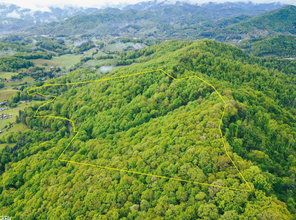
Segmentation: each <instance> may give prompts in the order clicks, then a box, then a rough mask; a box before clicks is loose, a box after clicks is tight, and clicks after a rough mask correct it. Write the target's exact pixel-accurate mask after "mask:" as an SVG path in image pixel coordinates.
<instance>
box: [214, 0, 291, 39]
mask: <svg viewBox="0 0 296 220" xmlns="http://www.w3.org/2000/svg"><path fill="white" fill-rule="evenodd" d="M295 20H296V6H293V5H288V6H284V7H282V8H280V9H276V10H273V11H269V12H265V13H263V14H260V15H257V16H254V17H252V18H250V19H248V20H246V21H242V22H240V23H238V24H233V25H230V26H227V27H226V28H223V29H219V30H216V31H215V32H213V34H212V35H211V36H212V37H213V36H215V37H216V38H218V39H223V37H225V38H226V37H227V39H244V38H245V37H247V36H248V37H258V36H272V35H275V34H287V33H290V34H294V35H295V34H296V23H295Z"/></svg>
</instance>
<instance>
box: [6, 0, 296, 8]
mask: <svg viewBox="0 0 296 220" xmlns="http://www.w3.org/2000/svg"><path fill="white" fill-rule="evenodd" d="M141 1H147V0H83V1H82V0H62V1H61V0H0V2H5V3H11V4H15V5H19V6H21V7H24V8H31V9H37V8H42V7H45V6H59V7H63V6H64V5H72V6H74V5H75V6H82V7H83V6H85V7H91V6H93V7H100V6H104V5H106V4H109V5H111V6H112V4H113V5H117V4H119V3H129V4H135V3H138V2H141ZM158 1H162V0H158ZM169 1H174V2H175V1H177V0H169ZM181 1H182V0H181ZM188 1H189V2H194V3H207V2H209V0H188ZM211 1H212V2H217V3H221V2H238V1H241V2H248V1H249V0H226V1H225V0H211ZM252 2H254V3H272V2H280V3H284V4H291V5H296V0H278V1H277V0H253V1H252Z"/></svg>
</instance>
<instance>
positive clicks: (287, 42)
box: [238, 35, 296, 58]
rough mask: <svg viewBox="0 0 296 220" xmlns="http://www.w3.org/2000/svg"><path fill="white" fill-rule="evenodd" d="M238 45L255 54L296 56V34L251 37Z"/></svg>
mask: <svg viewBox="0 0 296 220" xmlns="http://www.w3.org/2000/svg"><path fill="white" fill-rule="evenodd" d="M238 47H240V48H242V49H244V50H245V52H248V53H251V54H252V55H255V56H269V57H271V56H275V57H281V58H285V57H286V58H287V57H296V36H293V35H276V36H272V37H266V38H257V39H250V40H245V41H243V42H241V43H240V44H239V45H238Z"/></svg>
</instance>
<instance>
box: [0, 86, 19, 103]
mask: <svg viewBox="0 0 296 220" xmlns="http://www.w3.org/2000/svg"><path fill="white" fill-rule="evenodd" d="M17 91H18V90H15V89H10V88H7V89H0V102H2V101H5V100H8V99H10V97H11V96H12V95H13V94H14V93H16V92H17Z"/></svg>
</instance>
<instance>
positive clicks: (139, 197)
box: [0, 40, 296, 220]
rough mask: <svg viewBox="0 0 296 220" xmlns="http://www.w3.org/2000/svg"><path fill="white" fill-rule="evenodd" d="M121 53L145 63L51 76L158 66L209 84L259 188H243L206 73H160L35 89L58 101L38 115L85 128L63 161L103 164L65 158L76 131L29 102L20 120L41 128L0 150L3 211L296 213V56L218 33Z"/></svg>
mask: <svg viewBox="0 0 296 220" xmlns="http://www.w3.org/2000/svg"><path fill="white" fill-rule="evenodd" d="M121 60H124V61H131V62H135V63H138V64H136V65H133V66H129V67H126V68H120V69H116V70H115V71H112V72H111V73H109V74H106V75H97V74H95V71H94V70H92V69H81V70H76V71H74V72H72V73H71V74H68V75H66V76H64V77H61V78H56V79H51V80H49V81H48V82H47V83H48V84H54V83H59V84H62V83H70V82H83V81H88V80H94V79H108V78H114V77H120V76H125V75H129V74H135V73H139V72H145V71H150V70H157V69H163V70H164V71H166V72H167V73H168V74H170V75H171V76H172V77H174V78H176V79H180V78H184V77H188V76H193V75H196V76H198V77H200V78H202V79H204V80H205V81H207V82H209V83H210V84H212V85H213V86H214V87H215V88H216V89H217V91H218V92H219V93H220V94H221V96H222V97H223V99H224V100H225V101H226V103H227V108H226V111H225V114H224V117H223V120H222V125H221V130H222V134H223V139H224V141H225V143H226V149H227V151H228V152H229V155H230V157H231V159H232V160H233V161H234V162H235V164H236V165H237V167H238V169H239V170H240V172H241V173H242V174H243V176H244V177H245V179H246V181H247V183H248V185H250V187H251V190H250V191H243V190H248V186H247V184H246V183H245V182H244V181H243V179H242V178H241V176H240V175H239V173H238V172H237V170H236V169H235V167H234V166H233V164H232V163H231V160H230V159H229V157H228V156H227V154H226V152H225V149H224V145H223V142H222V139H221V138H222V137H221V136H220V131H219V123H220V120H221V118H222V112H223V110H224V103H223V102H222V100H221V98H220V97H219V96H218V95H217V93H216V91H215V90H214V89H213V88H212V87H210V86H209V85H207V84H206V83H204V82H202V81H200V80H198V79H197V78H188V79H184V80H174V79H173V78H172V77H169V76H168V75H166V74H164V73H163V72H162V71H155V72H151V73H146V74H141V75H138V76H129V77H122V78H117V79H113V80H105V81H102V82H92V83H87V84H76V85H68V86H64V85H61V86H48V87H43V88H39V89H36V90H34V91H33V92H39V93H41V94H45V95H51V96H57V98H56V100H55V101H54V102H53V103H52V104H48V105H45V106H44V107H42V108H41V109H39V111H38V113H37V115H39V116H47V115H52V116H56V117H63V118H68V119H71V120H72V121H73V122H74V124H75V126H76V128H77V130H78V131H79V134H78V135H77V137H76V138H75V139H74V140H73V142H72V144H71V145H70V147H69V148H68V149H67V150H66V151H65V152H64V154H63V155H62V158H61V159H62V160H68V161H75V162H78V163H88V164H92V165H94V166H86V165H81V164H74V163H67V162H63V161H59V160H58V157H59V156H60V155H61V153H62V152H63V150H64V149H65V147H66V146H67V145H68V143H69V142H70V141H71V139H72V138H73V136H74V135H75V133H74V130H73V128H71V126H69V122H68V121H67V120H61V119H54V118H53V117H48V118H46V117H44V118H34V114H35V112H36V110H37V109H38V106H37V105H35V106H31V107H28V108H26V109H25V110H24V111H20V114H19V123H23V124H26V125H27V126H28V127H30V128H31V130H29V131H26V132H23V133H10V134H8V135H6V136H3V138H2V140H1V141H2V142H6V143H9V144H11V143H15V145H14V146H13V147H8V146H7V147H5V148H4V149H2V150H1V154H0V155H2V157H1V164H0V173H1V174H2V175H1V176H0V193H1V194H0V210H1V212H3V213H5V214H6V215H9V216H10V217H12V219H48V218H52V219H213V220H215V219H259V220H265V219H289V220H290V219H291V220H292V219H295V218H296V200H295V197H296V188H295V187H296V176H295V175H296V142H295V139H296V127H295V126H296V118H295V115H296V110H295V106H296V92H295V91H296V85H295V81H296V78H295V77H296V68H295V64H296V61H289V60H284V61H277V60H267V59H263V58H258V57H254V56H252V55H249V54H247V53H245V52H243V51H242V50H240V49H238V48H235V47H233V46H230V45H226V44H222V43H217V42H215V41H210V40H200V41H194V42H193V41H167V42H163V43H161V44H158V45H153V46H150V47H147V48H145V49H141V50H139V51H136V52H129V53H125V54H124V55H122V56H121ZM30 93H32V92H30ZM24 94H27V91H23V92H22V94H21V95H23V96H22V97H24V98H25V96H24ZM26 96H27V95H26ZM34 96H38V95H34ZM49 99H50V98H48V100H49ZM96 166H101V167H108V168H114V169H115V170H112V169H105V168H104V169H103V168H99V167H96ZM118 169H120V170H125V171H118ZM130 171H132V172H130ZM133 172H134V173H133ZM135 172H141V173H145V174H150V175H141V174H136V173H135ZM153 175H157V176H164V177H170V178H176V179H183V180H188V181H189V182H185V181H176V180H172V179H168V178H160V177H155V176H153ZM190 181H194V182H201V183H204V185H202V184H194V183H192V182H190ZM205 184H213V185H218V186H220V187H213V186H208V185H205ZM228 187H230V188H235V189H238V190H231V189H229V188H228Z"/></svg>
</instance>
